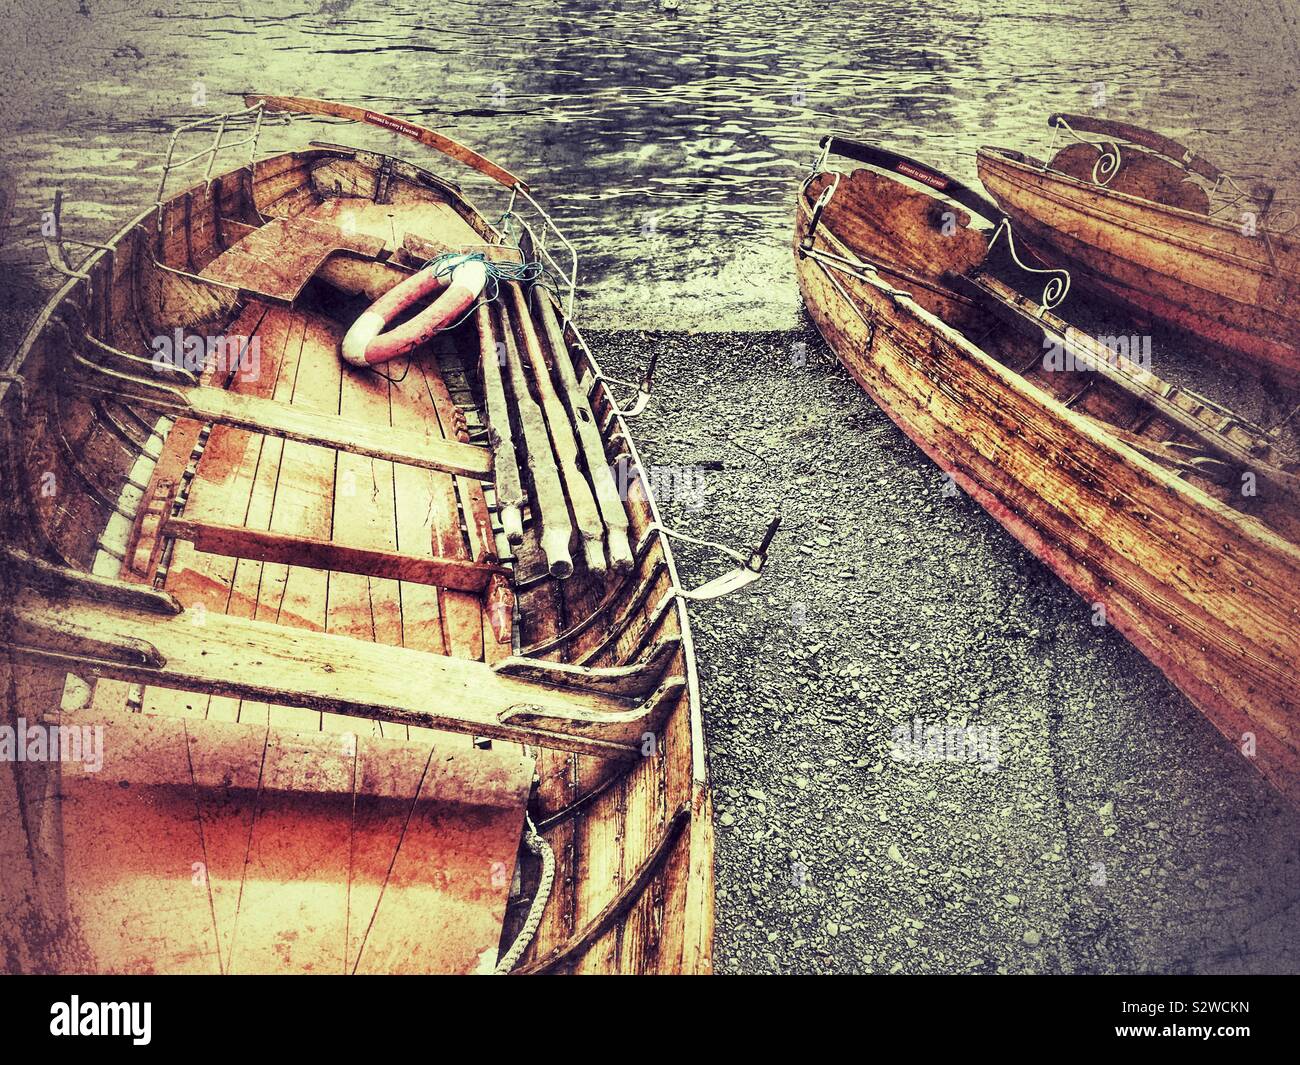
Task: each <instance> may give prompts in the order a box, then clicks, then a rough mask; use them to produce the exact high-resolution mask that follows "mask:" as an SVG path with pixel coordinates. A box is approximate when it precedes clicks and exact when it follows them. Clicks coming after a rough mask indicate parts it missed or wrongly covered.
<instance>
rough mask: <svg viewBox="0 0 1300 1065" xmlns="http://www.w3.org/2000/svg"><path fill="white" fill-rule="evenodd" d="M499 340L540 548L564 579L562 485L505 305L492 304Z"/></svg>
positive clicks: (566, 527)
mask: <svg viewBox="0 0 1300 1065" xmlns="http://www.w3.org/2000/svg"><path fill="white" fill-rule="evenodd" d="M496 310H497V314H498V316H499V321H500V328H501V339H502V341H503V342H504V344H505V349H506V370H507V376H508V377H509V379H510V393H511V396H512V397H513V399H514V406H515V413H516V414H517V415H518V417H519V427H520V429H521V430H522V431H523V436H524V448H525V450H526V452H527V455H528V472H529V473H530V474H531V475H532V478H531V479H532V482H533V505H534V507H535V510H534V512H533V517H534V520H536V521H538V522H540V524H541V530H542V532H541V546H542V551H543V553H544V554H545V555H546V563H547V567H548V568H549V569H550V571H551V575H552V576H553V577H559V578H561V579H564V578H566V577H568V576H569V575H570V574H571V573H573V558H572V556H571V555H570V554H569V541H570V539H572V537H573V522H572V521H571V520H570V519H569V504H568V502H567V501H566V500H565V497H564V486H563V484H561V482H560V474H559V471H558V470H557V469H556V467H555V456H554V455H553V454H552V452H551V441H550V437H549V436H548V434H547V432H546V420H545V418H543V417H542V409H541V407H539V406H538V405H537V401H536V400H535V399H533V396H532V392H531V391H530V390H529V387H528V375H527V374H526V373H525V372H524V364H523V361H522V359H521V358H520V356H519V345H518V343H517V342H516V340H515V332H514V328H513V326H512V325H511V321H510V311H509V310H508V309H507V308H506V306H505V304H503V303H500V302H498V303H497V304H496Z"/></svg>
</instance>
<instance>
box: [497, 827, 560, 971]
mask: <svg viewBox="0 0 1300 1065" xmlns="http://www.w3.org/2000/svg"><path fill="white" fill-rule="evenodd" d="M524 825H525V827H526V829H527V834H526V835H525V837H524V845H525V846H526V847H527V848H528V849H529V850H530V851H532V852H533V854H535V855H537V857H539V858H541V860H542V875H541V877H540V878H539V879H538V881H537V893H536V894H535V895H533V904H532V905H531V906H530V907H529V908H528V919H527V920H526V921H524V926H523V928H521V929H520V930H519V935H517V936H516V937H515V941H514V943H513V944H511V946H510V949H509V950H508V951H506V952H505V954H503V955H502V957H501V960H500V961H499V962H497V967H496V968H495V969H494V970H493V971H492V975H493V976H506V975H507V974H508V973H509V972H510V970H511V969H513V968H514V967H515V966H516V965H518V964H519V959H520V958H522V957H523V955H524V951H526V950H527V949H528V944H529V943H531V942H532V941H533V936H535V935H536V934H537V926H538V925H540V924H541V923H542V911H543V910H545V909H546V903H547V901H548V900H549V899H550V897H551V886H552V885H553V884H554V883H555V852H554V851H553V850H551V845H550V844H549V843H547V842H546V840H545V839H543V838H542V834H541V833H540V832H538V831H537V826H536V825H534V824H533V819H532V818H531V817H529V816H528V815H527V814H525V815H524Z"/></svg>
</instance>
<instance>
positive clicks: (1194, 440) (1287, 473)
mask: <svg viewBox="0 0 1300 1065" xmlns="http://www.w3.org/2000/svg"><path fill="white" fill-rule="evenodd" d="M913 166H914V169H921V170H922V171H924V168H922V167H921V166H920V164H913ZM954 184H955V183H954ZM977 196H978V194H973V196H968V197H967V199H968V200H972V199H973V197H977ZM804 197H805V203H806V205H807V207H808V209H810V210H814V209H815V208H814V205H816V204H817V203H818V202H819V201H824V202H823V207H822V210H821V213H820V221H819V224H820V225H821V226H824V227H825V228H826V229H827V230H829V231H830V233H831V234H832V235H833V237H834V239H835V240H836V241H838V242H839V243H840V244H841V245H842V247H843V248H844V249H846V251H847V255H846V258H847V259H849V260H851V261H853V262H856V263H857V264H865V265H866V266H867V267H868V269H867V270H865V271H862V273H863V276H868V275H869V276H871V277H874V278H876V279H878V280H879V282H880V284H879V285H877V286H874V291H873V290H872V289H873V287H872V286H865V285H864V286H859V291H860V292H863V293H864V294H865V295H866V296H867V297H868V298H877V299H879V298H888V292H887V291H884V290H887V289H888V288H889V287H890V286H893V287H896V288H897V289H899V290H905V291H906V292H907V293H908V294H909V295H911V297H912V298H913V299H914V300H915V301H916V302H917V303H918V304H920V305H921V306H922V307H924V308H925V309H926V310H928V311H930V312H931V313H932V314H934V315H936V316H937V317H939V318H940V319H941V320H943V321H944V322H946V323H947V324H948V325H950V326H952V327H953V328H955V329H958V330H959V331H960V332H962V333H963V334H964V335H965V336H966V337H967V339H969V340H970V341H971V342H972V343H974V344H975V345H976V346H977V347H979V348H980V349H981V350H983V351H984V352H985V353H986V354H988V355H989V356H991V357H992V358H994V359H995V360H997V362H999V363H1000V364H1001V365H1002V366H1003V367H1005V368H1006V369H1007V370H1009V371H1011V372H1013V373H1014V374H1016V375H1017V377H1018V378H1020V379H1021V380H1024V381H1026V382H1028V383H1030V384H1031V385H1033V386H1034V387H1035V388H1036V389H1038V390H1040V391H1041V392H1042V393H1044V394H1046V395H1047V396H1050V397H1052V398H1053V399H1055V400H1057V401H1058V402H1060V403H1061V404H1063V405H1064V406H1066V407H1067V408H1069V409H1071V410H1073V411H1076V412H1077V413H1079V414H1081V415H1083V416H1084V417H1085V418H1087V419H1088V420H1089V421H1091V422H1092V423H1094V424H1095V425H1097V426H1098V427H1099V428H1101V429H1103V430H1104V431H1105V432H1106V433H1108V434H1110V436H1111V437H1113V438H1115V439H1117V440H1119V441H1121V442H1123V443H1124V444H1127V445H1128V446H1129V447H1131V448H1133V449H1134V450H1136V451H1138V452H1140V453H1141V454H1142V455H1144V456H1145V457H1146V458H1148V459H1151V460H1153V461H1155V462H1157V463H1159V464H1160V465H1161V466H1162V467H1163V468H1164V469H1165V470H1166V471H1168V473H1169V474H1170V475H1171V476H1176V477H1179V478H1181V479H1183V480H1186V481H1187V482H1188V483H1190V484H1193V485H1195V486H1196V487H1198V488H1200V489H1202V490H1203V491H1204V492H1206V493H1207V494H1208V495H1210V496H1212V497H1213V498H1215V499H1217V500H1219V501H1220V502H1222V503H1226V504H1228V505H1229V506H1231V507H1233V508H1234V509H1236V510H1238V511H1240V512H1242V513H1246V514H1250V515H1251V516H1252V517H1254V518H1256V519H1258V520H1259V521H1261V522H1262V523H1263V524H1264V525H1266V526H1268V527H1270V528H1271V529H1273V530H1274V531H1275V532H1277V533H1279V534H1281V535H1282V536H1283V537H1284V538H1286V539H1287V540H1290V541H1292V542H1300V466H1298V465H1297V464H1296V463H1295V462H1294V461H1292V459H1291V457H1290V455H1291V452H1290V450H1289V448H1286V447H1284V446H1283V444H1282V440H1281V439H1280V436H1279V434H1277V433H1273V432H1270V431H1268V430H1266V429H1265V428H1263V427H1261V426H1259V425H1255V424H1252V423H1251V422H1249V421H1247V420H1246V419H1244V418H1241V417H1239V416H1238V415H1237V414H1235V413H1234V412H1233V411H1232V410H1230V409H1228V408H1227V407H1225V406H1223V405H1222V404H1219V403H1217V402H1215V401H1213V400H1211V399H1209V398H1207V397H1205V396H1202V395H1199V394H1196V393H1194V392H1192V391H1190V390H1188V389H1186V388H1182V387H1180V386H1178V385H1175V384H1172V383H1170V382H1167V381H1164V380H1161V379H1160V378H1159V377H1157V376H1156V375H1155V374H1153V373H1151V372H1150V369H1149V363H1150V358H1149V349H1148V350H1147V351H1146V352H1145V353H1144V350H1143V346H1142V343H1141V338H1140V337H1137V336H1132V337H1093V336H1090V335H1088V334H1087V333H1085V332H1084V331H1082V330H1080V329H1078V328H1075V327H1074V326H1072V325H1070V324H1069V323H1067V322H1066V321H1065V320H1064V319H1063V318H1062V317H1060V315H1058V314H1057V313H1056V312H1055V311H1054V310H1053V309H1052V308H1054V307H1056V306H1057V305H1058V304H1059V303H1060V302H1061V300H1062V299H1063V298H1064V295H1065V292H1068V273H1066V272H1065V271H1061V270H1044V269H1041V268H1038V267H1031V266H1027V265H1026V264H1025V263H1024V262H1023V261H1022V260H1021V259H1020V258H1019V255H1018V252H1017V249H1016V246H1015V243H1014V234H1013V232H1012V230H1011V226H1010V223H1009V222H1007V221H1005V220H1003V221H1001V222H999V223H997V224H995V221H994V220H995V219H998V218H1000V217H1001V215H1000V212H997V211H996V209H995V208H993V207H992V205H991V204H990V205H989V213H988V214H987V215H985V216H984V217H983V218H981V217H980V216H979V215H978V214H976V213H975V212H974V211H972V210H968V209H967V207H966V206H964V205H963V204H962V203H959V202H954V201H953V200H951V199H949V198H947V197H945V196H943V195H941V194H939V193H936V192H935V191H934V190H933V188H925V187H923V186H921V185H919V184H918V183H917V182H914V181H908V180H905V178H904V177H902V176H900V175H899V174H898V173H882V172H878V171H877V170H875V169H867V168H862V169H857V170H854V171H853V172H852V173H848V174H838V175H837V174H834V173H821V174H818V175H817V176H815V177H814V178H813V179H812V180H811V181H810V182H809V184H808V186H807V187H806V189H805V192H804ZM974 202H978V201H977V200H975V201H974ZM1246 473H1251V474H1252V481H1251V483H1252V487H1253V489H1254V490H1253V491H1252V492H1251V493H1249V494H1246V493H1243V491H1242V484H1243V480H1242V478H1243V474H1246ZM1256 482H1257V483H1256Z"/></svg>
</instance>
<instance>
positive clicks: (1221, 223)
mask: <svg viewBox="0 0 1300 1065" xmlns="http://www.w3.org/2000/svg"><path fill="white" fill-rule="evenodd" d="M1013 153H1014V154H1015V155H1022V156H1024V155H1025V153H1023V152H1016V151H1015V150H1014V149H1011V148H1001V147H991V146H981V147H979V148H977V149H976V152H975V158H976V165H977V166H978V165H979V164H980V163H981V162H986V161H987V163H988V164H990V165H993V166H1000V167H1004V168H1007V169H1010V170H1013V171H1017V172H1022V173H1027V174H1029V175H1031V176H1033V177H1034V178H1035V179H1036V180H1035V185H1036V186H1037V187H1038V188H1039V189H1040V190H1042V191H1044V192H1045V191H1046V188H1045V186H1046V185H1047V184H1048V183H1051V184H1056V185H1061V186H1064V187H1066V188H1070V189H1073V190H1077V191H1082V192H1087V193H1089V194H1091V195H1094V196H1097V197H1098V198H1099V199H1101V201H1102V202H1105V200H1106V199H1107V198H1113V199H1115V200H1117V201H1119V202H1121V203H1125V204H1129V205H1132V206H1134V207H1137V208H1141V209H1143V210H1145V211H1147V212H1148V213H1151V214H1164V215H1168V216H1170V217H1171V218H1174V219H1177V220H1178V221H1180V222H1187V223H1190V224H1193V225H1195V226H1197V227H1199V228H1202V229H1208V230H1211V231H1220V232H1222V233H1223V234H1224V235H1226V236H1232V237H1233V238H1234V239H1241V240H1250V239H1252V238H1250V237H1247V236H1246V235H1245V234H1243V233H1242V232H1241V229H1240V227H1239V226H1236V225H1234V224H1233V223H1231V222H1228V221H1225V220H1224V219H1220V218H1214V217H1212V216H1210V215H1208V214H1198V213H1197V212H1195V211H1189V210H1187V209H1186V208H1184V207H1174V206H1172V205H1171V204H1167V203H1161V202H1160V201H1159V200H1149V199H1146V198H1144V197H1142V196H1134V195H1133V194H1132V193H1128V192H1120V191H1118V190H1116V189H1111V188H1107V187H1106V186H1104V185H1097V184H1096V183H1093V182H1088V181H1084V180H1082V179H1081V178H1077V177H1074V176H1073V175H1072V174H1066V173H1064V172H1063V171H1060V170H1053V169H1051V168H1050V166H1047V167H1041V166H1036V165H1034V164H1032V163H1028V162H1024V161H1022V160H1020V159H1014V158H1011V155H1012V154H1013ZM1025 158H1026V159H1028V158H1030V157H1029V156H1025ZM981 179H983V175H981ZM984 185H985V187H987V186H988V182H987V181H984ZM1021 187H1027V186H1025V185H1023V184H1022V186H1021ZM995 198H996V197H995ZM1054 199H1057V202H1058V203H1061V204H1062V206H1065V207H1069V208H1072V209H1073V210H1075V211H1077V212H1078V213H1080V214H1084V215H1089V216H1091V217H1094V218H1097V219H1098V220H1099V221H1102V222H1105V223H1107V224H1110V225H1116V226H1121V227H1123V228H1130V227H1131V226H1138V227H1140V228H1141V230H1142V232H1143V233H1144V235H1148V236H1151V237H1154V238H1156V239H1157V240H1158V241H1159V242H1160V243H1162V244H1166V245H1169V246H1171V247H1174V248H1182V249H1184V250H1187V251H1192V252H1196V253H1199V254H1203V255H1205V256H1206V257H1207V258H1211V259H1219V260H1221V261H1224V262H1228V263H1231V264H1233V265H1235V266H1238V267H1241V268H1243V269H1246V270H1249V271H1251V272H1252V273H1257V274H1267V275H1269V276H1272V277H1281V276H1283V275H1282V272H1281V270H1280V269H1279V268H1278V267H1277V266H1275V265H1273V264H1272V263H1269V262H1268V261H1267V260H1266V259H1249V258H1245V257H1244V256H1241V255H1240V253H1237V252H1231V251H1227V250H1225V249H1222V248H1219V247H1217V246H1215V245H1213V244H1205V245H1203V244H1198V243H1195V242H1194V241H1193V240H1190V239H1184V240H1179V239H1177V238H1175V237H1174V235H1173V234H1171V233H1170V232H1169V231H1168V230H1162V229H1160V228H1158V227H1155V226H1154V223H1152V224H1149V225H1144V224H1143V223H1141V222H1140V221H1138V220H1136V219H1121V218H1117V217H1115V216H1113V215H1111V214H1109V213H1107V212H1103V211H1099V210H1090V209H1088V208H1087V207H1085V206H1084V205H1082V204H1081V203H1080V202H1079V201H1078V200H1077V199H1064V198H1055V197H1054ZM1002 210H1003V212H1004V213H1006V208H1002ZM1260 233H1261V234H1262V237H1263V238H1264V239H1265V241H1267V242H1271V241H1276V242H1278V243H1280V244H1281V245H1283V248H1282V249H1281V250H1284V251H1287V252H1290V251H1292V250H1293V249H1294V250H1297V251H1300V244H1297V243H1296V242H1295V241H1293V240H1291V239H1290V237H1289V236H1288V235H1287V234H1280V233H1269V231H1268V230H1266V229H1261V230H1260ZM1085 243H1088V244H1089V246H1090V247H1097V248H1099V250H1101V251H1103V252H1105V253H1106V254H1109V255H1114V254H1115V252H1113V251H1110V250H1109V249H1106V248H1101V247H1100V246H1099V245H1096V244H1092V243H1091V242H1085ZM1264 246H1265V247H1267V243H1266V244H1265V245H1264ZM1128 261H1130V262H1136V261H1137V260H1133V259H1129V260H1128ZM1188 283H1190V282H1188ZM1196 287H1199V286H1196ZM1227 298H1229V299H1231V298H1232V297H1227ZM1233 302H1238V303H1240V302H1243V301H1241V300H1233Z"/></svg>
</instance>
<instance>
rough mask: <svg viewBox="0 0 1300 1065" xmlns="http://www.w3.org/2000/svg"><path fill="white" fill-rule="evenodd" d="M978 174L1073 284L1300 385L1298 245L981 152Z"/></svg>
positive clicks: (995, 151)
mask: <svg viewBox="0 0 1300 1065" xmlns="http://www.w3.org/2000/svg"><path fill="white" fill-rule="evenodd" d="M1124 150H1125V151H1127V152H1128V153H1129V155H1131V156H1139V157H1140V156H1141V154H1142V153H1141V149H1139V148H1125V149H1124ZM977 166H978V169H979V175H980V180H982V181H983V182H984V185H985V187H986V188H987V189H988V190H989V192H990V194H992V196H993V198H994V199H995V200H997V202H998V205H999V206H1000V207H1001V208H1002V210H1003V211H1005V212H1006V214H1007V215H1008V217H1010V219H1011V220H1012V222H1013V223H1014V226H1015V234H1016V239H1017V240H1018V241H1022V242H1023V243H1024V244H1025V245H1026V246H1028V247H1029V248H1031V249H1033V250H1034V251H1035V252H1036V253H1037V254H1038V255H1039V256H1040V257H1041V258H1043V259H1045V260H1046V261H1047V262H1049V263H1051V264H1052V265H1056V266H1061V267H1065V268H1067V269H1069V271H1070V275H1071V277H1072V278H1073V279H1074V280H1075V281H1076V282H1078V283H1080V284H1081V285H1083V286H1085V287H1090V288H1091V289H1092V291H1093V292H1094V293H1097V294H1099V295H1102V296H1106V297H1109V298H1111V299H1115V300H1118V301H1120V302H1121V303H1124V304H1126V305H1127V306H1128V307H1131V308H1134V309H1136V310H1138V311H1139V312H1141V313H1143V314H1145V315H1150V316H1152V317H1155V318H1157V319H1160V320H1162V321H1164V322H1165V323H1167V324H1169V325H1172V326H1174V327H1176V328H1178V329H1180V330H1183V331H1185V332H1186V333H1187V334H1188V336H1189V337H1190V338H1193V339H1195V340H1198V341H1208V342H1210V343H1211V344H1217V345H1221V346H1222V347H1225V348H1228V349H1229V350H1230V351H1232V352H1234V353H1236V354H1237V355H1239V356H1244V357H1245V362H1246V363H1247V364H1248V365H1251V366H1253V367H1255V368H1256V369H1266V370H1269V371H1271V372H1272V373H1274V374H1276V375H1277V376H1278V377H1279V378H1280V379H1281V380H1283V381H1284V382H1287V383H1290V384H1295V383H1297V382H1300V282H1297V277H1300V243H1298V242H1297V241H1296V240H1295V239H1294V238H1292V237H1287V236H1279V235H1276V234H1270V233H1268V232H1267V231H1266V229H1265V228H1264V219H1263V218H1260V219H1255V220H1253V221H1254V222H1255V225H1254V227H1253V228H1252V227H1249V226H1247V225H1246V221H1250V220H1249V219H1245V220H1244V219H1243V218H1240V217H1229V218H1226V219H1216V218H1210V217H1209V216H1207V215H1205V214H1198V213H1193V212H1191V211H1187V210H1183V209H1181V208H1179V207H1175V206H1171V205H1169V204H1164V203H1158V202H1155V201H1153V200H1149V199H1144V198H1140V197H1138V196H1133V195H1127V194H1125V193H1122V192H1116V191H1114V190H1112V189H1109V188H1105V187H1102V186H1100V185H1097V184H1095V183H1093V182H1092V181H1090V180H1084V179H1081V178H1079V177H1076V176H1071V175H1068V174H1063V173H1058V172H1056V171H1054V170H1050V169H1046V168H1044V167H1043V166H1042V164H1040V163H1039V162H1038V161H1037V160H1033V159H1029V158H1028V157H1026V156H1023V155H1021V154H1020V153H1018V152H1011V151H1006V150H1003V149H1000V148H981V149H980V150H979V153H978V155H977ZM1122 167H1123V164H1122V163H1121V168H1122ZM1121 173H1122V169H1121Z"/></svg>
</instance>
